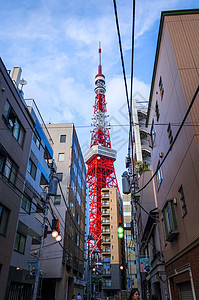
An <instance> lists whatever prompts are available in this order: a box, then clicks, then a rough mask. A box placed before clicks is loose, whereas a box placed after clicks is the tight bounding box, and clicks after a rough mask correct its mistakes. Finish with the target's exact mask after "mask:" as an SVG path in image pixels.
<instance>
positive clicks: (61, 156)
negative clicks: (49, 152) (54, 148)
mask: <svg viewBox="0 0 199 300" xmlns="http://www.w3.org/2000/svg"><path fill="white" fill-rule="evenodd" d="M58 161H64V153H58Z"/></svg>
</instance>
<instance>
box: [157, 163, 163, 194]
mask: <svg viewBox="0 0 199 300" xmlns="http://www.w3.org/2000/svg"><path fill="white" fill-rule="evenodd" d="M159 166H160V160H159V161H158V165H157V168H156V170H157V169H158V171H157V173H156V183H157V189H158V191H159V189H160V186H161V184H162V181H163V174H162V168H161V167H159Z"/></svg>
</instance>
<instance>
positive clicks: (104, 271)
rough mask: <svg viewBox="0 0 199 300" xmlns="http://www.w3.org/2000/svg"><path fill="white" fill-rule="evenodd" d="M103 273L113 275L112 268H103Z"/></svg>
mask: <svg viewBox="0 0 199 300" xmlns="http://www.w3.org/2000/svg"><path fill="white" fill-rule="evenodd" d="M102 275H111V270H110V269H105V270H103V271H102Z"/></svg>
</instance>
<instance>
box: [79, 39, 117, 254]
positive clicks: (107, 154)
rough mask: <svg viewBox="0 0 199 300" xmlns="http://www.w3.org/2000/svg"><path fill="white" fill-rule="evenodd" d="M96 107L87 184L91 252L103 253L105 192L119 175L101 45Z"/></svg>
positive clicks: (89, 152)
mask: <svg viewBox="0 0 199 300" xmlns="http://www.w3.org/2000/svg"><path fill="white" fill-rule="evenodd" d="M95 86H96V87H95V94H96V96H95V105H94V115H93V118H92V127H93V129H92V131H91V132H92V134H91V144H90V149H89V151H88V152H87V153H86V155H85V161H86V164H87V165H88V170H87V183H88V188H89V198H90V204H89V205H90V206H89V213H90V215H89V234H90V235H92V237H93V238H94V241H91V242H90V249H91V250H93V248H95V247H96V246H97V247H98V249H99V251H100V252H101V189H102V188H117V189H118V192H119V188H118V183H117V179H116V175H115V169H114V161H115V159H116V151H115V150H113V149H111V140H110V134H109V129H108V120H107V117H108V116H107V109H106V100H105V92H106V87H105V76H104V75H103V74H102V65H101V44H100V43H99V66H98V74H97V75H96V76H95Z"/></svg>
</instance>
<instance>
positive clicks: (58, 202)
mask: <svg viewBox="0 0 199 300" xmlns="http://www.w3.org/2000/svg"><path fill="white" fill-rule="evenodd" d="M56 199H57V200H56ZM58 199H59V201H58ZM60 204H61V195H56V196H54V205H60Z"/></svg>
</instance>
